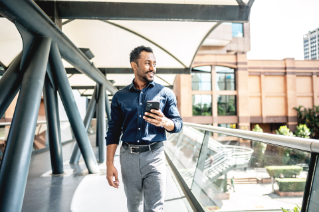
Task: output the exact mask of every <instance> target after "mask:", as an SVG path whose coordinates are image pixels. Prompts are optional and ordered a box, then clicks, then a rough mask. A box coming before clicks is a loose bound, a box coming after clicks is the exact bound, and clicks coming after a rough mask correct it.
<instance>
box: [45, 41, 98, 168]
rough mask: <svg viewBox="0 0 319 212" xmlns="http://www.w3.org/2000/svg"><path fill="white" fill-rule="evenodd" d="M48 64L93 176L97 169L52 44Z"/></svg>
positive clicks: (58, 54) (69, 88)
mask: <svg viewBox="0 0 319 212" xmlns="http://www.w3.org/2000/svg"><path fill="white" fill-rule="evenodd" d="M50 64H51V65H52V73H53V75H55V78H56V79H57V83H58V91H59V94H60V97H61V100H62V102H63V106H64V108H65V111H66V114H67V116H68V118H69V121H70V124H71V127H72V130H73V133H74V136H75V138H76V141H77V143H78V145H79V148H80V150H81V153H82V156H83V159H84V162H85V164H86V167H87V168H88V170H89V173H91V174H94V173H98V172H99V167H98V164H97V162H96V158H95V155H94V152H93V149H92V146H91V143H90V141H89V137H88V135H87V133H86V129H85V127H84V125H83V122H82V119H81V116H80V113H79V110H78V108H77V105H76V103H75V99H74V96H73V94H72V89H71V86H70V83H69V80H68V78H67V76H66V72H65V69H64V67H63V64H62V60H61V56H60V53H59V49H58V46H57V44H56V43H52V46H51V51H50Z"/></svg>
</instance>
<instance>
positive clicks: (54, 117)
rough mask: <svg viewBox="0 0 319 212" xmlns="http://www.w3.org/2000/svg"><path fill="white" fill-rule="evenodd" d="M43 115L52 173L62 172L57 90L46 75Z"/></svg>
mask: <svg viewBox="0 0 319 212" xmlns="http://www.w3.org/2000/svg"><path fill="white" fill-rule="evenodd" d="M43 97H44V105H45V115H46V118H47V129H48V135H49V147H50V157H51V167H52V174H62V173H63V172H64V171H63V157H62V144H61V137H60V133H59V122H60V119H59V114H58V111H59V109H58V107H57V105H58V104H57V102H58V97H57V91H56V90H55V89H54V88H53V87H52V85H51V81H50V79H49V76H48V75H47V76H46V78H45V83H44V90H43Z"/></svg>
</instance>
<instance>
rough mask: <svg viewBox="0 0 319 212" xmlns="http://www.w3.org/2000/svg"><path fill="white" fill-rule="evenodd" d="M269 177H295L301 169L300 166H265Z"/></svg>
mask: <svg viewBox="0 0 319 212" xmlns="http://www.w3.org/2000/svg"><path fill="white" fill-rule="evenodd" d="M265 168H266V170H267V172H268V174H269V176H270V177H275V178H278V177H280V176H281V175H283V176H284V177H285V178H292V177H296V176H297V175H298V174H299V173H300V172H301V171H302V167H301V166H266V167H265Z"/></svg>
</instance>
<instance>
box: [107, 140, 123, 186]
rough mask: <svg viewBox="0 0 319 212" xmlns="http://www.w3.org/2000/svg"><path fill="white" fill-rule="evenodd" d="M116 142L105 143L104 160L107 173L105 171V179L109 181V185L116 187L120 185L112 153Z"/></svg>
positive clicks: (113, 153)
mask: <svg viewBox="0 0 319 212" xmlns="http://www.w3.org/2000/svg"><path fill="white" fill-rule="evenodd" d="M117 146H118V145H117V144H110V145H107V154H106V156H107V160H106V169H107V173H106V179H107V181H108V182H109V185H110V186H113V187H114V188H118V187H119V185H120V181H119V179H118V173H117V169H116V168H115V166H114V163H113V162H114V155H115V151H116V148H117ZM113 177H114V178H115V180H114V181H113Z"/></svg>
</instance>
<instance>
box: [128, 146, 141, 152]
mask: <svg viewBox="0 0 319 212" xmlns="http://www.w3.org/2000/svg"><path fill="white" fill-rule="evenodd" d="M138 148H140V147H139V146H130V150H131V153H133V154H139V152H133V149H138Z"/></svg>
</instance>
